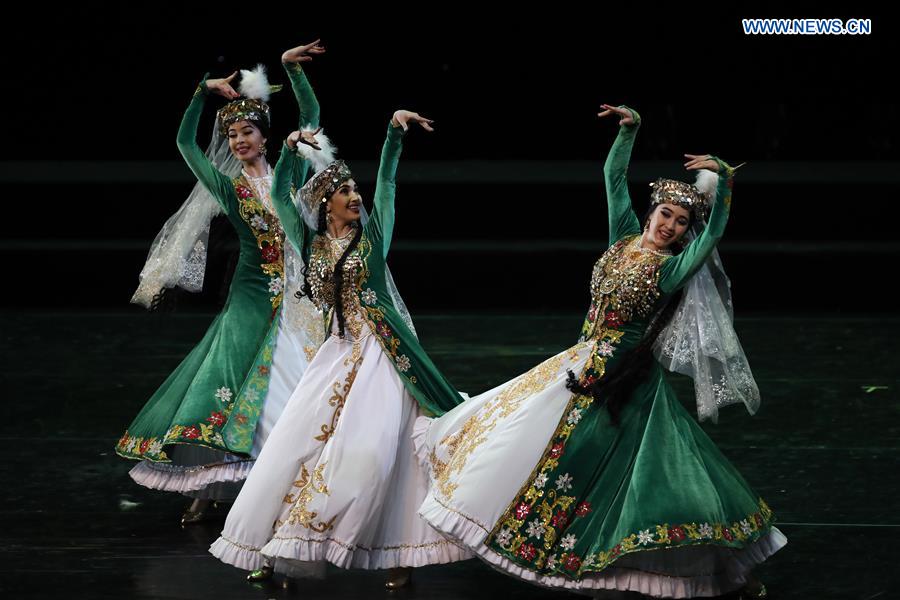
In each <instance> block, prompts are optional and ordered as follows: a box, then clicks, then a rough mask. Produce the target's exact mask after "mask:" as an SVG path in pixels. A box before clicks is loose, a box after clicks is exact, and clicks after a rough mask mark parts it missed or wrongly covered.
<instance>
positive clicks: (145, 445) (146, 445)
mask: <svg viewBox="0 0 900 600" xmlns="http://www.w3.org/2000/svg"><path fill="white" fill-rule="evenodd" d="M149 447H150V440H149V439H146V440H144V441H143V442H141V448H140V452H139V453H140V454H143V453H145V452H146V451H147V448H149Z"/></svg>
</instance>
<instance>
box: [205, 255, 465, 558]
mask: <svg viewBox="0 0 900 600" xmlns="http://www.w3.org/2000/svg"><path fill="white" fill-rule="evenodd" d="M347 241H348V242H349V240H347ZM332 242H334V243H336V244H337V243H339V242H340V240H332ZM345 245H346V244H344V245H343V246H341V245H338V247H337V248H335V250H334V252H335V254H339V253H341V252H342V251H343V247H344V246H345ZM356 310H358V309H355V310H354V311H352V312H351V311H349V310H348V311H347V313H348V314H347V318H346V321H347V322H346V326H345V337H344V338H341V337H340V336H339V335H338V333H337V330H338V325H337V319H332V333H331V335H330V336H329V337H328V339H327V340H326V341H325V343H324V344H323V345H322V347H321V348H320V349H319V351H318V352H317V353H316V355H315V358H313V360H312V362H311V363H310V365H309V367H308V368H307V370H306V372H305V373H304V376H303V378H302V379H301V381H300V384H299V385H298V386H297V389H296V390H295V391H294V393H293V395H292V396H291V399H290V400H289V402H288V405H287V407H286V408H285V410H284V413H283V414H282V415H281V418H280V419H279V421H278V422H277V423H276V425H275V427H274V429H273V430H272V432H271V434H270V435H269V437H268V440H267V442H266V445H265V447H264V448H263V449H262V452H261V453H260V455H259V457H258V458H257V461H256V465H255V467H254V468H253V471H252V472H251V473H250V476H249V477H248V478H247V481H246V482H245V483H244V486H243V489H242V490H241V493H240V495H239V496H238V498H237V500H236V501H235V503H234V506H233V507H232V509H231V511H230V513H229V514H228V519H227V520H226V522H225V528H224V530H223V531H222V535H221V537H219V539H218V540H216V542H214V543H213V544H212V546H211V547H210V552H211V553H212V554H213V555H214V556H216V557H217V558H219V559H220V560H222V561H223V562H226V563H229V564H232V565H234V566H236V567H239V568H242V569H246V570H253V569H258V568H260V567H262V566H263V565H264V564H272V563H274V567H275V570H276V571H279V572H284V573H288V574H291V575H309V574H310V572H311V571H313V572H315V569H311V567H312V566H314V565H319V566H322V565H324V563H325V562H326V561H327V562H330V563H332V564H334V565H336V566H338V567H342V568H363V569H387V568H393V567H403V566H409V567H418V566H423V565H428V564H438V563H447V562H453V561H457V560H463V559H466V558H469V557H470V554H469V553H468V552H466V551H464V550H462V549H461V548H460V547H458V546H457V545H456V544H454V543H453V542H451V541H450V540H448V539H447V538H445V537H444V536H442V535H441V534H440V533H438V532H437V531H435V530H434V529H433V528H431V527H430V526H429V525H428V524H427V523H425V522H424V521H423V520H422V519H420V518H419V517H418V515H417V514H416V510H417V509H418V507H419V505H421V503H422V501H423V500H424V499H425V495H426V492H427V488H428V478H427V475H426V473H425V472H424V469H423V468H422V467H421V466H420V465H419V464H418V462H417V460H416V458H415V453H414V449H413V441H412V433H413V427H414V424H415V421H416V418H417V417H419V416H420V415H421V414H422V413H421V410H420V408H419V405H418V403H417V402H416V401H415V399H414V398H413V397H412V396H411V395H410V394H409V392H408V391H407V390H406V388H405V386H404V384H403V382H402V380H401V379H400V377H399V376H398V375H397V372H396V369H395V367H394V365H393V363H392V362H391V360H390V358H389V357H388V356H387V355H386V354H385V353H384V350H383V349H382V347H381V345H380V343H379V342H378V340H377V339H376V338H375V336H374V334H373V333H372V331H371V329H370V328H369V326H368V324H367V323H366V321H365V319H364V318H362V316H361V315H360V314H359V313H358V312H356Z"/></svg>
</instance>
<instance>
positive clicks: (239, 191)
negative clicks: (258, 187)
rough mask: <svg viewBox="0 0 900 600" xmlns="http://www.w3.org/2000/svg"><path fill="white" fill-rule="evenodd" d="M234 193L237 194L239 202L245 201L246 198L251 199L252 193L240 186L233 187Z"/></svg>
mask: <svg viewBox="0 0 900 600" xmlns="http://www.w3.org/2000/svg"><path fill="white" fill-rule="evenodd" d="M234 191H235V192H237V195H238V198H240V199H241V200H246V199H247V198H252V197H253V192H251V191H250V190H249V189H247V188H245V187H244V186H242V185H238V186H235V188H234Z"/></svg>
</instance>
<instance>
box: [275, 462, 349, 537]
mask: <svg viewBox="0 0 900 600" xmlns="http://www.w3.org/2000/svg"><path fill="white" fill-rule="evenodd" d="M326 465H327V463H322V464H321V465H319V466H318V467H316V468H315V470H314V471H313V476H312V478H310V477H309V471H307V470H306V466H305V465H304V466H303V467H302V471H301V475H300V479H299V480H298V481H295V482H294V486H295V487H297V484H300V483H302V484H303V486H302V488H301V489H300V493H299V494H298V495H297V498H296V500H294V506H293V507H292V508H291V511H290V513H289V514H288V519H287V521H286V523H287V524H288V525H300V526H301V527H305V528H306V529H311V530H313V531H316V532H319V533H324V532H326V531H328V530H329V529H331V528H332V527H333V526H334V522H335V521H336V520H337V515H335V516H333V517H331V519H330V520H328V521H327V522H326V521H321V520H320V521H319V522H318V523H313V521H314V520H315V519H316V518H317V517H318V516H319V514H318V513H317V512H315V511H311V510H308V509H307V506H308V505H309V503H310V502H312V500H313V498H314V497H315V494H314V493H315V492H318V493H319V494H324V495H325V496H329V495H331V492H330V491H329V490H328V486H326V485H325V476H324V474H323V472H324V470H325V466H326ZM289 497H290V495H289V496H285V502H287V501H288V498H289Z"/></svg>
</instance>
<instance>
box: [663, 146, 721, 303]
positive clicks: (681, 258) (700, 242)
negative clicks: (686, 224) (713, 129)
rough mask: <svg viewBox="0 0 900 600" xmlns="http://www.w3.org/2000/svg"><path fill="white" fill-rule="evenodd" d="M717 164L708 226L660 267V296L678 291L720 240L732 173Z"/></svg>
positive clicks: (717, 160) (719, 161)
mask: <svg viewBox="0 0 900 600" xmlns="http://www.w3.org/2000/svg"><path fill="white" fill-rule="evenodd" d="M715 160H716V162H718V163H719V183H718V186H717V189H716V201H715V204H713V207H712V212H711V213H710V215H709V222H708V223H707V224H706V227H705V228H704V229H703V232H702V233H701V234H700V235H699V236H697V239H695V240H693V241H692V242H691V243H690V244H688V245H687V247H686V248H685V249H684V250H683V251H682V252H681V254H679V255H678V256H675V257H673V258H670V259H669V260H667V261H666V262H665V263H664V264H663V265H662V267H660V274H659V288H660V290H662V292H663V293H664V294H670V293H672V292H674V291H675V290H677V289H679V288H680V287H682V286H683V285H684V284H685V283H687V281H688V280H689V279H690V278H691V276H693V275H694V273H696V272H697V271H698V270H699V269H700V267H702V266H703V263H704V262H706V259H707V258H709V255H710V253H711V252H712V251H713V249H714V248H715V247H716V244H718V243H719V240H720V239H722V234H723V233H724V232H725V224H726V223H727V222H728V213H729V211H730V209H731V184H732V177H733V173H734V169H732V168H731V167H730V166H728V165H727V164H726V163H725V162H723V161H721V160H719V159H718V158H717V159H715Z"/></svg>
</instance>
